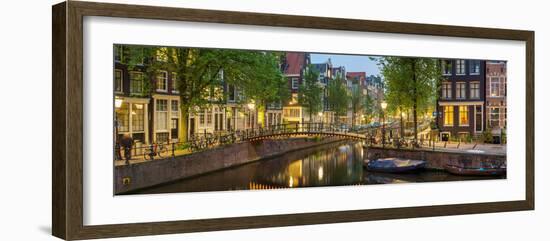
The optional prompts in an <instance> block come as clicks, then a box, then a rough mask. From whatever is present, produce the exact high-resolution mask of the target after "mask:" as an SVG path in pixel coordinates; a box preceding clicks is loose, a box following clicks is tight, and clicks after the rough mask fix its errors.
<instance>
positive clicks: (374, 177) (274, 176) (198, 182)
mask: <svg viewBox="0 0 550 241" xmlns="http://www.w3.org/2000/svg"><path fill="white" fill-rule="evenodd" d="M365 154H366V152H365V151H364V149H363V148H362V144H361V143H360V142H350V143H336V144H331V145H325V146H321V147H317V148H312V149H307V150H302V151H296V152H291V153H287V154H285V155H283V156H280V157H277V158H273V159H269V160H262V161H258V162H254V163H250V164H246V165H242V166H238V167H234V168H229V169H225V170H222V171H217V172H212V173H208V174H205V175H201V176H198V177H193V178H188V179H183V180H180V181H177V182H173V183H169V184H163V185H161V186H157V187H152V188H148V189H144V190H141V191H138V192H137V193H171V192H201V191H225V190H248V189H279V188H295V187H318V186H342V185H367V184H389V183H408V182H431V181H457V180H478V179H490V178H491V177H463V176H455V175H451V174H448V173H445V172H433V171H425V172H420V173H416V174H387V173H373V172H368V171H366V170H364V169H363V164H362V160H363V157H364V155H365Z"/></svg>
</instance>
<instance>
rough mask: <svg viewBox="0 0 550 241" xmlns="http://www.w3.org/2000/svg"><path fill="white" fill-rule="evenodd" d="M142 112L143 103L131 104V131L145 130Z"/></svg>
mask: <svg viewBox="0 0 550 241" xmlns="http://www.w3.org/2000/svg"><path fill="white" fill-rule="evenodd" d="M144 113H145V111H144V110H143V104H133V105H132V132H135V131H144V130H145V124H144V118H145V115H144Z"/></svg>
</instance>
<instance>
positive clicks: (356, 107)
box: [349, 84, 364, 127]
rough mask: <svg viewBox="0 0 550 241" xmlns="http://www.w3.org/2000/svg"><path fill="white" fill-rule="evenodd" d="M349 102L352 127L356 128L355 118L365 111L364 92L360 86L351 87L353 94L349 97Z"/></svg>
mask: <svg viewBox="0 0 550 241" xmlns="http://www.w3.org/2000/svg"><path fill="white" fill-rule="evenodd" d="M349 102H350V103H351V112H352V114H351V126H352V127H353V126H355V116H356V115H357V113H359V112H360V111H361V110H362V109H363V104H364V101H363V92H362V89H361V87H360V86H359V85H358V84H354V85H353V86H352V87H351V93H350V96H349Z"/></svg>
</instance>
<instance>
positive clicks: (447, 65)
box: [441, 60, 453, 75]
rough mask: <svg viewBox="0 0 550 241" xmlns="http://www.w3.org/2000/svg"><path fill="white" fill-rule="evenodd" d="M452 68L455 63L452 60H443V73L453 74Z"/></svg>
mask: <svg viewBox="0 0 550 241" xmlns="http://www.w3.org/2000/svg"><path fill="white" fill-rule="evenodd" d="M452 68H453V65H452V64H451V61H450V60H443V61H442V62H441V70H442V72H443V75H451V74H452Z"/></svg>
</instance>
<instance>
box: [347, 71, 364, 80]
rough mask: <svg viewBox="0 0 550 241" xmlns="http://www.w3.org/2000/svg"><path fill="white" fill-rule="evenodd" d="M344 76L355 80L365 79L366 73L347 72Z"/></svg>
mask: <svg viewBox="0 0 550 241" xmlns="http://www.w3.org/2000/svg"><path fill="white" fill-rule="evenodd" d="M346 78H348V79H356V80H366V79H367V73H366V72H347V73H346Z"/></svg>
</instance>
